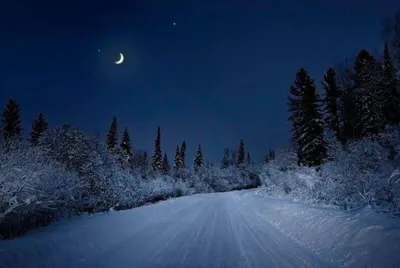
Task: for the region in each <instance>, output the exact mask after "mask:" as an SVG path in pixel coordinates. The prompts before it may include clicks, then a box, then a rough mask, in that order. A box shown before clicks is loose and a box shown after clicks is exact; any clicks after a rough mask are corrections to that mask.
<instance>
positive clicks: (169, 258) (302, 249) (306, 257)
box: [0, 190, 400, 268]
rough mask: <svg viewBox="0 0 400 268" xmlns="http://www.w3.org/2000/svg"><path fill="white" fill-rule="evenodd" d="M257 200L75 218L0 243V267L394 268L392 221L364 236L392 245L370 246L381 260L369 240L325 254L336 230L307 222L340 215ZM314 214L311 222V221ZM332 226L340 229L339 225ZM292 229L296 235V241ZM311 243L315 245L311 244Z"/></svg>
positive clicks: (188, 200)
mask: <svg viewBox="0 0 400 268" xmlns="http://www.w3.org/2000/svg"><path fill="white" fill-rule="evenodd" d="M257 193H258V192H257V191H255V190H248V191H237V192H228V193H217V194H199V195H194V196H188V197H182V198H177V199H171V200H168V201H164V202H160V203H157V204H154V205H149V206H144V207H140V208H136V209H132V210H127V211H119V212H111V213H108V214H97V215H92V216H81V217H75V218H73V219H71V220H66V221H62V222H59V223H55V224H53V225H52V226H49V227H45V228H41V229H38V230H35V231H32V232H30V233H28V234H26V235H25V236H23V237H20V238H16V239H13V240H9V241H0V267H29V268H34V267H40V268H46V267H57V268H62V267H73V268H77V267H99V268H102V267H118V268H124V267H129V268H135V267H138V268H146V267H154V268H158V267H166V268H179V267H185V268H190V267H211V268H212V267H218V268H224V267H226V268H234V267H254V268H258V267H262V268H267V267H280V268H284V267H320V268H322V267H339V266H344V265H346V264H347V265H348V266H350V267H395V266H394V264H398V263H400V257H399V256H396V254H395V251H396V250H398V249H400V246H399V244H398V243H399V242H396V241H400V240H396V235H397V238H400V235H399V233H398V232H399V230H400V229H399V228H398V227H399V226H395V225H393V224H395V223H396V222H398V221H396V220H392V219H386V218H385V221H383V223H385V224H386V225H388V226H389V223H390V226H391V229H390V230H387V229H386V227H385V226H384V225H376V226H375V227H371V228H369V229H368V230H366V234H367V236H368V237H370V235H371V234H375V236H380V235H382V236H383V235H387V236H386V238H385V236H383V237H384V238H383V239H380V240H379V239H378V241H377V242H378V243H381V242H385V243H386V242H387V243H389V244H382V245H376V244H374V245H372V246H373V248H376V247H391V248H387V250H385V254H384V255H382V256H380V255H379V254H381V253H382V252H383V251H382V250H381V251H379V250H378V251H377V252H375V255H374V256H373V258H368V257H367V256H366V255H365V253H368V254H369V253H371V252H370V251H368V246H371V245H369V243H370V242H374V240H372V241H368V240H365V237H364V236H365V235H364V236H363V235H362V234H360V233H355V234H352V236H353V239H354V240H355V241H356V243H353V244H351V247H346V245H343V244H340V245H341V246H340V247H339V246H337V243H336V244H335V245H336V247H332V246H331V247H329V245H326V246H324V243H326V242H327V241H322V240H321V241H319V240H318V239H319V237H315V235H318V230H322V231H324V232H328V233H331V234H330V235H329V234H323V235H322V236H321V237H320V238H321V239H324V240H327V239H328V240H329V238H330V237H337V236H336V233H335V232H336V231H337V229H338V226H336V229H335V228H333V227H331V229H330V230H325V229H324V228H315V226H314V225H307V223H310V222H309V221H312V222H311V223H312V224H316V223H318V221H319V223H320V224H323V223H324V221H325V222H326V223H327V224H328V225H329V220H328V219H327V218H326V217H325V216H326V215H325V214H326V213H328V214H329V215H328V216H329V217H332V216H334V215H336V214H337V215H342V216H343V215H345V213H344V212H341V211H336V210H330V209H326V210H324V209H321V208H312V207H307V206H306V205H298V204H297V205H296V204H295V205H294V206H295V209H296V210H298V209H299V208H300V209H301V210H300V211H298V213H300V214H299V215H302V216H301V217H297V216H296V213H294V211H293V202H289V201H285V200H275V199H269V198H265V197H263V196H261V195H259V194H257ZM285 207H287V208H288V209H286V210H285ZM326 211H328V212H326ZM311 214H313V215H314V214H315V215H316V216H315V217H314V218H312V217H310V215H311ZM306 216H307V217H306ZM346 217H348V216H346ZM379 217H385V216H379ZM300 222H302V225H303V228H302V226H300V225H299V223H300ZM347 224H348V223H347ZM350 224H351V223H350ZM336 225H339V228H340V222H337V223H336ZM294 227H295V228H300V229H299V230H298V232H297V233H296V235H294ZM307 228H312V229H307ZM342 229H343V228H342ZM345 229H346V228H345ZM346 230H347V229H346ZM353 231H354V230H353ZM364 231H365V230H364ZM310 232H311V233H310ZM357 235H358V236H359V237H357ZM360 235H361V237H360ZM388 235H389V237H388ZM310 237H311V238H313V239H316V240H314V241H312V242H311V241H310ZM374 238H376V237H372V239H374ZM346 239H347V238H346ZM346 239H345V240H344V241H348V240H346ZM357 239H359V240H357ZM303 242H304V243H303ZM357 243H358V244H357ZM390 243H392V244H390ZM396 243H397V245H396ZM396 246H398V248H396ZM324 248H326V250H325V251H324ZM340 249H341V250H342V251H341V250H340ZM326 251H328V253H329V252H330V251H334V253H333V254H327V252H326ZM393 251H394V252H393ZM390 252H392V254H390ZM397 252H400V251H397ZM361 253H362V254H361ZM372 253H374V252H372ZM382 254H383V253H382ZM397 255H400V254H397ZM357 256H359V257H360V258H357ZM380 257H382V258H383V257H384V258H386V259H379V258H380ZM391 257H392V259H391V260H388V259H387V258H391ZM365 260H366V261H365ZM371 261H375V263H374V262H371ZM382 263H385V265H383V264H382ZM392 264H393V265H392Z"/></svg>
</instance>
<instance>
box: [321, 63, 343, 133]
mask: <svg viewBox="0 0 400 268" xmlns="http://www.w3.org/2000/svg"><path fill="white" fill-rule="evenodd" d="M322 85H323V87H324V89H325V99H324V101H323V102H324V103H325V123H326V125H327V126H328V129H329V130H330V131H332V132H333V133H334V134H335V136H336V138H338V139H340V121H339V98H340V95H341V89H340V85H339V83H338V81H337V78H336V72H335V71H334V70H333V69H332V68H329V69H328V71H327V72H326V74H325V75H324V81H323V82H322Z"/></svg>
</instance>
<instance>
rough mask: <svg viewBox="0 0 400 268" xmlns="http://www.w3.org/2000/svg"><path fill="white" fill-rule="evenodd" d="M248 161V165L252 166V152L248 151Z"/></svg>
mask: <svg viewBox="0 0 400 268" xmlns="http://www.w3.org/2000/svg"><path fill="white" fill-rule="evenodd" d="M246 161H247V165H248V166H251V164H252V161H251V157H250V153H249V152H247V159H246Z"/></svg>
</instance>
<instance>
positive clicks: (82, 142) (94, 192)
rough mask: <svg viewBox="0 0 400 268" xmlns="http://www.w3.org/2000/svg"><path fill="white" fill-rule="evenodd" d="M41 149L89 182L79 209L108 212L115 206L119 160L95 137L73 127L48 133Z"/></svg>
mask: <svg viewBox="0 0 400 268" xmlns="http://www.w3.org/2000/svg"><path fill="white" fill-rule="evenodd" d="M39 146H40V147H41V148H42V149H43V150H44V152H45V153H46V155H47V156H49V157H51V158H53V159H54V160H56V161H58V162H59V163H61V164H63V165H64V167H65V168H66V169H67V170H72V171H75V172H77V173H78V174H79V176H80V177H81V178H82V181H83V182H84V183H85V186H86V187H85V189H84V190H83V191H82V192H81V196H80V200H81V202H79V204H78V207H77V208H76V209H77V210H80V211H89V212H96V211H104V210H106V209H108V208H109V207H110V206H113V203H114V201H113V200H112V197H113V196H115V193H112V187H111V186H112V184H113V183H114V180H115V175H116V173H115V169H113V168H114V167H115V166H116V165H117V164H116V159H115V158H114V157H113V156H111V155H110V154H109V153H108V152H107V150H106V147H105V146H104V145H103V144H102V143H101V142H100V141H99V140H98V139H97V138H95V137H90V136H87V135H85V134H84V133H83V132H81V131H80V130H78V129H76V128H74V127H71V126H70V125H62V126H60V127H56V128H55V129H53V130H50V131H48V132H47V133H46V134H45V135H44V136H43V137H42V138H41V140H40V143H39Z"/></svg>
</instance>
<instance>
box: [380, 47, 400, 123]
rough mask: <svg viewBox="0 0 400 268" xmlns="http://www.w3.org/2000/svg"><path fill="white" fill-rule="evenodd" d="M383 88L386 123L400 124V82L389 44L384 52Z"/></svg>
mask: <svg viewBox="0 0 400 268" xmlns="http://www.w3.org/2000/svg"><path fill="white" fill-rule="evenodd" d="M383 87H384V88H383V113H384V115H385V118H386V122H387V123H390V124H398V123H399V122H400V95H399V90H400V88H399V80H398V78H397V76H396V68H395V66H394V64H393V61H392V57H391V55H390V52H389V48H388V45H387V43H385V48H384V50H383Z"/></svg>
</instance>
